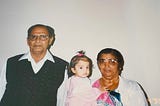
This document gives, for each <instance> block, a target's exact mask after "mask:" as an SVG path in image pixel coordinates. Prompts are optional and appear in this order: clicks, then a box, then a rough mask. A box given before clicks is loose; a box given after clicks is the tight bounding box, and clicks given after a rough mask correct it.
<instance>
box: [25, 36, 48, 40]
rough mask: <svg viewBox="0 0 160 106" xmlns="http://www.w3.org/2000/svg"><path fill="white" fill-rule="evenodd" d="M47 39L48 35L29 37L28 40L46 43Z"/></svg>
mask: <svg viewBox="0 0 160 106" xmlns="http://www.w3.org/2000/svg"><path fill="white" fill-rule="evenodd" d="M49 37H50V36H49V35H29V36H28V40H31V41H35V40H37V39H39V40H41V41H46V40H47V39H48V38H49Z"/></svg>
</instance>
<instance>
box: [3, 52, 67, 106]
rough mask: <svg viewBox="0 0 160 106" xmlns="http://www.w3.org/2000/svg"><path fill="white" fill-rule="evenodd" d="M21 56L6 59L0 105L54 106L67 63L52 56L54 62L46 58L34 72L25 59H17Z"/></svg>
mask: <svg viewBox="0 0 160 106" xmlns="http://www.w3.org/2000/svg"><path fill="white" fill-rule="evenodd" d="M21 56H22V55H18V56H15V57H12V58H10V59H8V61H7V68H6V69H7V70H6V79H7V85H6V90H5V93H4V95H3V98H2V100H1V103H0V106H56V101H57V90H58V88H59V86H60V85H61V83H62V82H63V80H64V72H65V69H66V66H67V65H68V63H67V62H65V61H64V60H62V59H60V58H58V57H55V56H53V58H54V60H55V63H53V62H51V61H49V60H47V61H46V62H45V63H44V65H43V66H42V68H41V69H40V70H39V72H38V73H36V74H35V73H34V72H33V69H32V67H31V63H30V62H29V61H28V60H27V59H25V60H21V61H18V59H19V58H20V57H21Z"/></svg>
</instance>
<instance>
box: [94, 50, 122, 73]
mask: <svg viewBox="0 0 160 106" xmlns="http://www.w3.org/2000/svg"><path fill="white" fill-rule="evenodd" d="M102 54H112V55H113V56H114V57H115V58H116V59H117V60H118V70H119V75H121V73H122V70H123V66H124V59H123V56H122V54H121V53H120V52H119V51H118V50H116V49H113V48H105V49H102V50H101V51H100V52H99V53H98V55H97V63H98V60H99V59H100V57H101V56H102Z"/></svg>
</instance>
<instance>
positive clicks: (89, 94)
mask: <svg viewBox="0 0 160 106" xmlns="http://www.w3.org/2000/svg"><path fill="white" fill-rule="evenodd" d="M99 94H100V92H99V90H98V89H97V88H92V86H91V82H90V80H89V79H88V78H81V77H77V76H72V77H71V78H69V80H68V83H67V99H66V102H65V106H97V105H96V104H97V103H96V99H97V97H98V95H99Z"/></svg>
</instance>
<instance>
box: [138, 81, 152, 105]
mask: <svg viewBox="0 0 160 106" xmlns="http://www.w3.org/2000/svg"><path fill="white" fill-rule="evenodd" d="M137 83H138V82H137ZM138 85H139V86H140V87H141V89H142V91H143V92H144V95H145V97H146V99H147V102H148V106H151V103H150V101H149V98H148V95H147V93H146V92H145V90H144V89H143V87H142V85H141V84H139V83H138Z"/></svg>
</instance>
